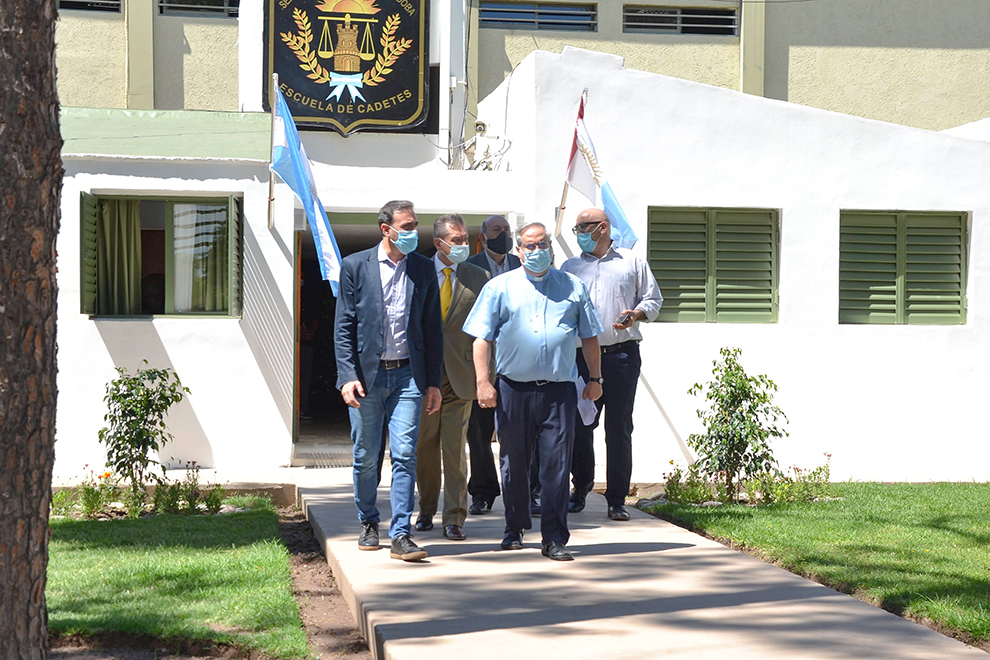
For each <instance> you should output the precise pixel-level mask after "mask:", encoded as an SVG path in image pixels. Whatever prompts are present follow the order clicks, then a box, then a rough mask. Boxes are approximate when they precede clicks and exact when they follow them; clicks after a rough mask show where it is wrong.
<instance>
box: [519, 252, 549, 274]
mask: <svg viewBox="0 0 990 660" xmlns="http://www.w3.org/2000/svg"><path fill="white" fill-rule="evenodd" d="M551 259H552V257H551V256H550V250H533V251H532V252H527V253H526V260H525V262H524V263H525V266H526V270H528V271H529V272H531V273H537V274H539V273H542V272H543V271H545V270H546V269H547V268H550V261H551Z"/></svg>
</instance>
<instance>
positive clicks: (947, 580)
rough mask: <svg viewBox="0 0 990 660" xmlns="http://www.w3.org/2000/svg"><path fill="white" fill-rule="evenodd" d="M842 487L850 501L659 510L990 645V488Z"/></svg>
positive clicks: (838, 487)
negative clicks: (988, 642) (987, 642)
mask: <svg viewBox="0 0 990 660" xmlns="http://www.w3.org/2000/svg"><path fill="white" fill-rule="evenodd" d="M833 488H834V491H835V492H834V495H836V496H839V497H843V498H845V499H843V500H839V501H829V502H817V503H812V504H776V505H772V506H766V507H747V506H742V505H729V506H720V507H692V506H685V505H678V504H661V505H659V506H657V507H655V508H654V509H653V511H654V512H655V513H656V514H657V515H659V516H660V517H663V518H666V519H668V520H671V521H673V522H676V523H679V524H682V525H684V526H686V527H689V528H691V529H694V530H696V531H698V532H703V533H705V534H707V535H709V536H712V537H715V538H718V539H723V540H724V539H728V540H731V541H732V542H733V543H734V544H736V545H738V546H742V547H745V548H748V549H751V550H755V551H757V552H758V554H759V555H760V556H762V557H763V558H764V559H767V560H769V561H772V562H774V563H775V564H777V565H779V566H782V567H784V568H787V569H789V570H791V571H793V572H795V573H799V574H801V575H807V576H809V577H812V578H814V579H816V580H818V581H819V582H822V583H824V584H827V585H829V586H832V587H835V588H838V589H840V590H842V591H846V592H848V593H855V594H856V595H858V596H860V597H861V598H863V599H864V600H867V601H868V602H872V603H875V604H878V605H881V606H882V607H884V608H885V609H887V610H890V611H892V612H895V613H898V614H904V615H906V616H909V617H912V618H917V619H930V620H931V621H933V622H934V623H935V624H936V625H937V626H941V627H945V628H951V629H953V630H956V631H960V632H962V633H963V635H962V636H963V637H964V638H967V639H969V641H973V642H986V641H988V640H990V484H946V483H937V484H875V483H842V484H835V485H834V486H833ZM984 645H985V644H984Z"/></svg>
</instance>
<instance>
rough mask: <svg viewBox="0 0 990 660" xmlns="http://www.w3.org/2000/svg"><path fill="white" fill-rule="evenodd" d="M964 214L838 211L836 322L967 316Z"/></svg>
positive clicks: (940, 321) (960, 319)
mask: <svg viewBox="0 0 990 660" xmlns="http://www.w3.org/2000/svg"><path fill="white" fill-rule="evenodd" d="M966 223H967V215H966V214H965V213H912V212H871V211H843V212H842V213H841V215H840V216H839V323H896V324H926V325H951V324H962V323H965V322H966V252H967V248H966V246H967V237H966Z"/></svg>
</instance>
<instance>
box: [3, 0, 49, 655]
mask: <svg viewBox="0 0 990 660" xmlns="http://www.w3.org/2000/svg"><path fill="white" fill-rule="evenodd" d="M55 16H56V14H55V0H0V658H3V660H7V659H22V658H32V659H34V658H39V659H43V658H45V657H47V653H48V610H47V609H46V607H45V571H46V569H47V566H48V507H49V502H50V500H51V480H52V463H53V462H54V444H55V395H56V384H55V371H56V367H55V298H56V293H57V286H56V283H55V237H56V235H57V233H58V220H59V199H60V196H61V192H62V160H61V157H60V154H59V152H60V150H61V147H62V139H61V137H60V135H59V128H58V96H57V94H56V91H55Z"/></svg>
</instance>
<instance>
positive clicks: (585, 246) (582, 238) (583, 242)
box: [577, 231, 598, 252]
mask: <svg viewBox="0 0 990 660" xmlns="http://www.w3.org/2000/svg"><path fill="white" fill-rule="evenodd" d="M593 233H594V232H590V231H589V232H588V233H587V234H578V235H577V242H578V247H579V248H581V251H582V252H594V251H595V248H596V247H598V241H596V240H595V239H594V238H593V237H592V234H593Z"/></svg>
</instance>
